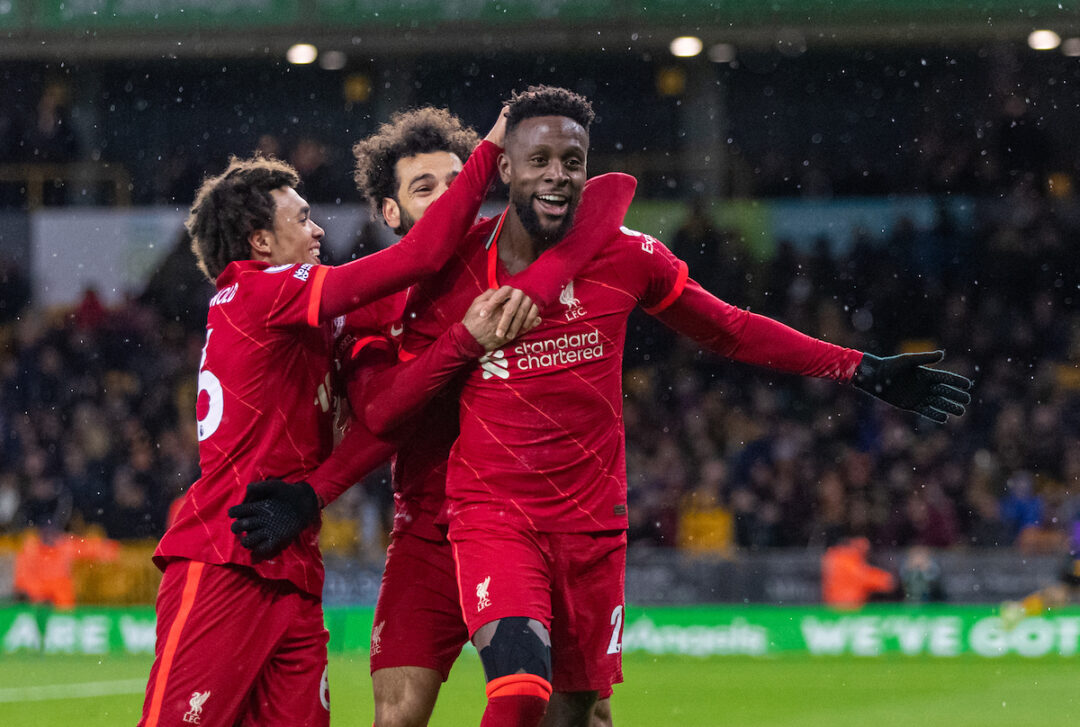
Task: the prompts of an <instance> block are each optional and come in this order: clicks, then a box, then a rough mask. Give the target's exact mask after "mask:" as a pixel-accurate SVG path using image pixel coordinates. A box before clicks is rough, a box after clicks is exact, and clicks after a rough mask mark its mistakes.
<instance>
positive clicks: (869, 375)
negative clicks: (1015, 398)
mask: <svg viewBox="0 0 1080 727" xmlns="http://www.w3.org/2000/svg"><path fill="white" fill-rule="evenodd" d="M943 358H945V352H944V351H926V352H921V353H904V354H900V355H898V356H886V357H884V358H879V357H877V356H874V355H872V354H869V353H864V354H863V358H862V361H861V362H860V363H859V367H858V368H857V369H856V370H855V376H854V377H853V378H852V380H851V383H852V384H853V385H854V386H855V387H856V388H859V389H862V390H863V391H865V392H866V393H868V394H870V395H871V396H876V397H877V398H879V399H881V400H882V401H884V402H887V403H889V404H892V405H893V406H895V407H899V408H900V409H907V410H908V411H913V412H915V413H916V414H919V415H920V416H924V417H926V418H927V419H931V420H933V421H935V422H938V423H939V424H944V423H945V422H946V421H947V420H948V419H949V414H952V415H953V416H961V415H963V413H964V407H965V406H966V405H968V404H970V403H971V394H969V393H968V392H967V390H968V389H970V388H971V379H969V378H967V377H965V376H961V375H960V374H954V373H953V372H951V371H945V370H943V369H932V368H930V367H929V366H928V364H934V363H937V362H938V361H941V359H943Z"/></svg>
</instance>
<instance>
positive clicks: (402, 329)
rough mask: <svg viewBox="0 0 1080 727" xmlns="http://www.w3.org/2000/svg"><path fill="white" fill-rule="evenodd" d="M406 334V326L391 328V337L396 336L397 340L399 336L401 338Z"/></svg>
mask: <svg viewBox="0 0 1080 727" xmlns="http://www.w3.org/2000/svg"><path fill="white" fill-rule="evenodd" d="M404 332H405V326H401V325H398V326H390V335H391V336H394V337H395V338H396V337H397V336H400V335H401V334H402V333H404Z"/></svg>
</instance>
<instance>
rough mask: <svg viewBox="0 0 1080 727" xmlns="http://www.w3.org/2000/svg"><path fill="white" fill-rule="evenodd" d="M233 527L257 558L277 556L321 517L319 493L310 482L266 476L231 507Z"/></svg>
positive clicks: (230, 514)
mask: <svg viewBox="0 0 1080 727" xmlns="http://www.w3.org/2000/svg"><path fill="white" fill-rule="evenodd" d="M229 517H231V518H233V524H232V531H233V532H234V533H236V534H237V535H240V536H241V538H240V544H241V545H243V546H244V547H245V548H247V549H248V550H250V551H251V554H252V555H253V556H255V558H256V559H261V560H265V559H266V558H273V557H274V556H275V555H277V554H278V553H280V552H281V551H282V550H284V549H285V548H286V546H288V545H289V543H291V542H292V541H293V540H295V539H296V537H297V536H298V535H299V534H300V533H301V532H302V531H303V530H304V529H305V528H307V527H308V526H309V525H311V524H312V523H314V522H315V520H316V519H318V517H319V497H318V495H316V494H315V490H313V489H312V488H311V485H309V484H308V483H306V482H296V483H291V482H285V481H284V480H263V481H262V482H252V483H251V484H249V485H248V486H247V494H246V495H245V496H244V501H243V502H242V503H240V504H239V505H233V506H232V507H230V508H229Z"/></svg>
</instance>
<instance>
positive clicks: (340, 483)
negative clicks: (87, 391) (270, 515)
mask: <svg viewBox="0 0 1080 727" xmlns="http://www.w3.org/2000/svg"><path fill="white" fill-rule="evenodd" d="M400 445H401V441H400V440H398V439H396V438H383V437H378V436H376V435H374V434H372V432H371V430H370V429H368V428H367V427H366V426H364V423H363V422H362V421H360V420H358V419H357V418H356V417H353V419H352V420H351V421H350V422H349V431H348V432H347V433H346V434H345V438H344V439H342V440H341V443H340V444H338V446H337V449H335V450H334V453H333V454H331V455H330V456H329V457H327V458H326V460H325V461H324V462H323V463H322V464H321V465H319V467H318V469H316V470H315V471H314V472H312V473H311V474H310V475H308V476H307V478H306V482H307V483H308V484H309V485H311V488H312V489H313V490H315V494H316V495H317V496H318V497H319V502H320V504H321V505H322V506H323V507H326V506H327V505H329V504H330V503H331V502H333V501H334V500H336V499H337V498H338V497H340V496H341V493H343V492H345V490H347V489H349V488H350V487H352V486H353V485H355V484H356V483H357V482H359V481H360V480H362V479H364V477H366V476H367V475H368V474H370V473H371V472H372V470H374V469H375V468H376V467H378V466H379V465H381V464H382V463H383V462H385V461H387V460H388V459H390V458H391V457H392V456H393V455H394V452H396V451H397V450H398V447H399V446H400Z"/></svg>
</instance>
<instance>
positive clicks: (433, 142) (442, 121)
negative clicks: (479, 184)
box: [352, 106, 480, 217]
mask: <svg viewBox="0 0 1080 727" xmlns="http://www.w3.org/2000/svg"><path fill="white" fill-rule="evenodd" d="M479 143H480V137H479V135H477V133H476V132H475V131H473V130H472V129H471V128H469V127H467V126H463V125H462V123H461V119H459V118H458V117H456V116H454V115H453V114H451V113H450V112H449V111H447V110H446V109H438V108H435V107H434V106H424V107H422V108H418V109H412V110H410V111H399V112H397V113H395V114H394V115H392V116H391V117H390V121H389V122H388V123H385V124H383V125H382V126H380V127H379V130H378V131H376V132H375V133H374V134H372V135H371V136H369V137H367V138H366V139H361V140H360V141H358V142H356V143H355V144H354V145H353V149H352V150H353V156H354V157H356V167H355V168H354V169H353V180H354V181H355V182H356V187H357V189H359V190H360V193H361V194H363V195H364V197H365V198H366V199H367V201H368V204H370V205H371V212H372V215H374V216H375V217H378V216H379V213H380V211H381V210H382V202H383V200H384V199H385V198H387V197H390V198H391V199H394V200H396V199H397V190H398V185H399V184H400V180H399V179H398V178H397V163H398V161H399V160H401V159H404V158H405V157H411V156H415V155H417V154H429V153H431V152H437V151H446V152H450V153H452V154H456V155H457V156H458V158H459V159H461V160H462V161H465V160H466V159H468V157H469V155H470V154H472V150H473V149H475V148H476V145H477V144H479Z"/></svg>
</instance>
